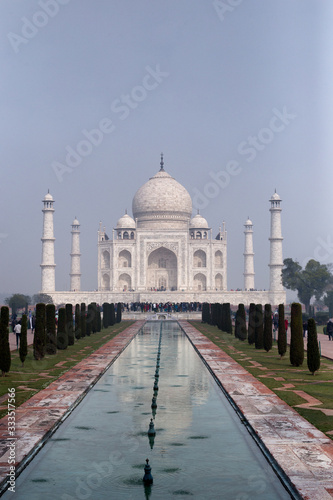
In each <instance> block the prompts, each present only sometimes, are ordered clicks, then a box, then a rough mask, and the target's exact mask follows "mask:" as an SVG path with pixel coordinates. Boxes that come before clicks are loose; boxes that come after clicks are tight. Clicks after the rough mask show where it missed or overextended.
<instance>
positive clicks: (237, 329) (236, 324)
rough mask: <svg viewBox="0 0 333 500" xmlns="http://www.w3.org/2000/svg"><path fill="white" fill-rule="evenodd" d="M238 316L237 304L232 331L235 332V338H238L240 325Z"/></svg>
mask: <svg viewBox="0 0 333 500" xmlns="http://www.w3.org/2000/svg"><path fill="white" fill-rule="evenodd" d="M238 316H239V306H238V309H237V311H236V314H235V331H234V333H235V337H236V339H238V338H239V327H240V325H239V319H238Z"/></svg>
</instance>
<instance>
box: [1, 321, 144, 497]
mask: <svg viewBox="0 0 333 500" xmlns="http://www.w3.org/2000/svg"><path fill="white" fill-rule="evenodd" d="M143 323H144V321H137V322H136V323H134V324H133V325H131V326H130V327H128V328H126V329H125V330H123V331H122V332H120V333H119V334H118V335H117V336H116V337H114V338H113V339H112V340H110V341H109V342H108V343H107V344H105V345H104V346H102V347H100V348H99V349H97V350H96V351H95V352H94V353H93V354H91V355H90V356H89V357H88V358H86V359H84V360H82V361H81V362H80V363H78V364H77V365H76V366H74V367H73V368H71V369H69V370H68V371H67V372H66V373H65V374H64V375H62V376H61V377H59V378H58V379H57V380H56V381H54V382H52V383H51V384H50V385H49V386H48V387H47V388H46V389H43V390H42V391H39V392H38V393H37V394H36V395H34V396H32V397H31V398H30V399H28V400H27V401H26V402H25V403H23V404H22V405H21V406H20V407H18V408H17V409H16V415H15V416H16V431H15V438H16V441H15V443H16V446H15V451H16V457H15V458H16V463H15V465H16V470H17V471H18V472H19V471H20V470H21V469H22V468H23V462H24V461H25V460H26V459H27V457H28V456H29V459H30V457H33V456H34V452H37V451H38V450H39V449H40V447H41V446H42V445H43V442H44V441H45V440H46V439H47V438H48V437H49V436H50V435H51V434H52V433H53V432H54V430H55V429H56V428H57V427H58V426H59V425H60V423H61V422H62V421H63V420H64V419H65V418H66V416H68V415H69V414H70V413H71V411H72V410H73V409H74V408H75V407H76V406H77V405H78V403H79V402H80V401H81V400H82V399H83V397H84V396H85V394H86V392H87V391H88V390H89V388H90V387H91V386H92V385H94V384H95V383H96V381H97V380H98V379H99V378H100V376H101V375H102V374H103V373H104V372H105V370H106V369H107V368H108V366H109V365H110V364H111V362H112V361H113V360H114V359H115V358H116V357H118V355H119V354H120V353H121V352H122V351H123V349H125V347H126V346H127V344H128V343H129V342H130V341H131V340H132V339H133V337H134V336H135V335H136V334H137V332H138V331H139V330H140V328H141V326H142V325H143ZM11 335H12V337H14V335H13V334H11ZM15 342H16V340H15ZM15 347H16V345H15ZM8 438H10V435H9V433H8V421H7V417H3V418H2V419H1V420H0V496H1V487H2V488H3V486H4V484H5V482H6V480H7V474H8V470H9V466H8V457H9V454H10V450H9V448H8V446H9V441H8ZM10 443H11V442H10Z"/></svg>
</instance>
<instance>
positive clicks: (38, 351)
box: [33, 303, 46, 360]
mask: <svg viewBox="0 0 333 500" xmlns="http://www.w3.org/2000/svg"><path fill="white" fill-rule="evenodd" d="M33 347H34V358H35V359H36V360H39V359H43V358H44V356H45V348H46V334H45V304H43V303H39V304H36V328H35V335H34V343H33Z"/></svg>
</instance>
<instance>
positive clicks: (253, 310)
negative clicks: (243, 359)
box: [247, 302, 256, 345]
mask: <svg viewBox="0 0 333 500" xmlns="http://www.w3.org/2000/svg"><path fill="white" fill-rule="evenodd" d="M255 313H256V305H255V304H254V303H253V302H251V304H250V308H249V323H248V336H247V340H248V343H249V344H250V345H252V344H254V342H255Z"/></svg>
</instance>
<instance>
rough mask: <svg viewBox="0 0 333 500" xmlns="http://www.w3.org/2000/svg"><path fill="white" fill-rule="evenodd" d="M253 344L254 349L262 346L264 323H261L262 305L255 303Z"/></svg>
mask: <svg viewBox="0 0 333 500" xmlns="http://www.w3.org/2000/svg"><path fill="white" fill-rule="evenodd" d="M254 337H255V340H254V345H255V348H256V349H263V348H264V325H263V314H262V305H261V304H256V311H255V327H254Z"/></svg>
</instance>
